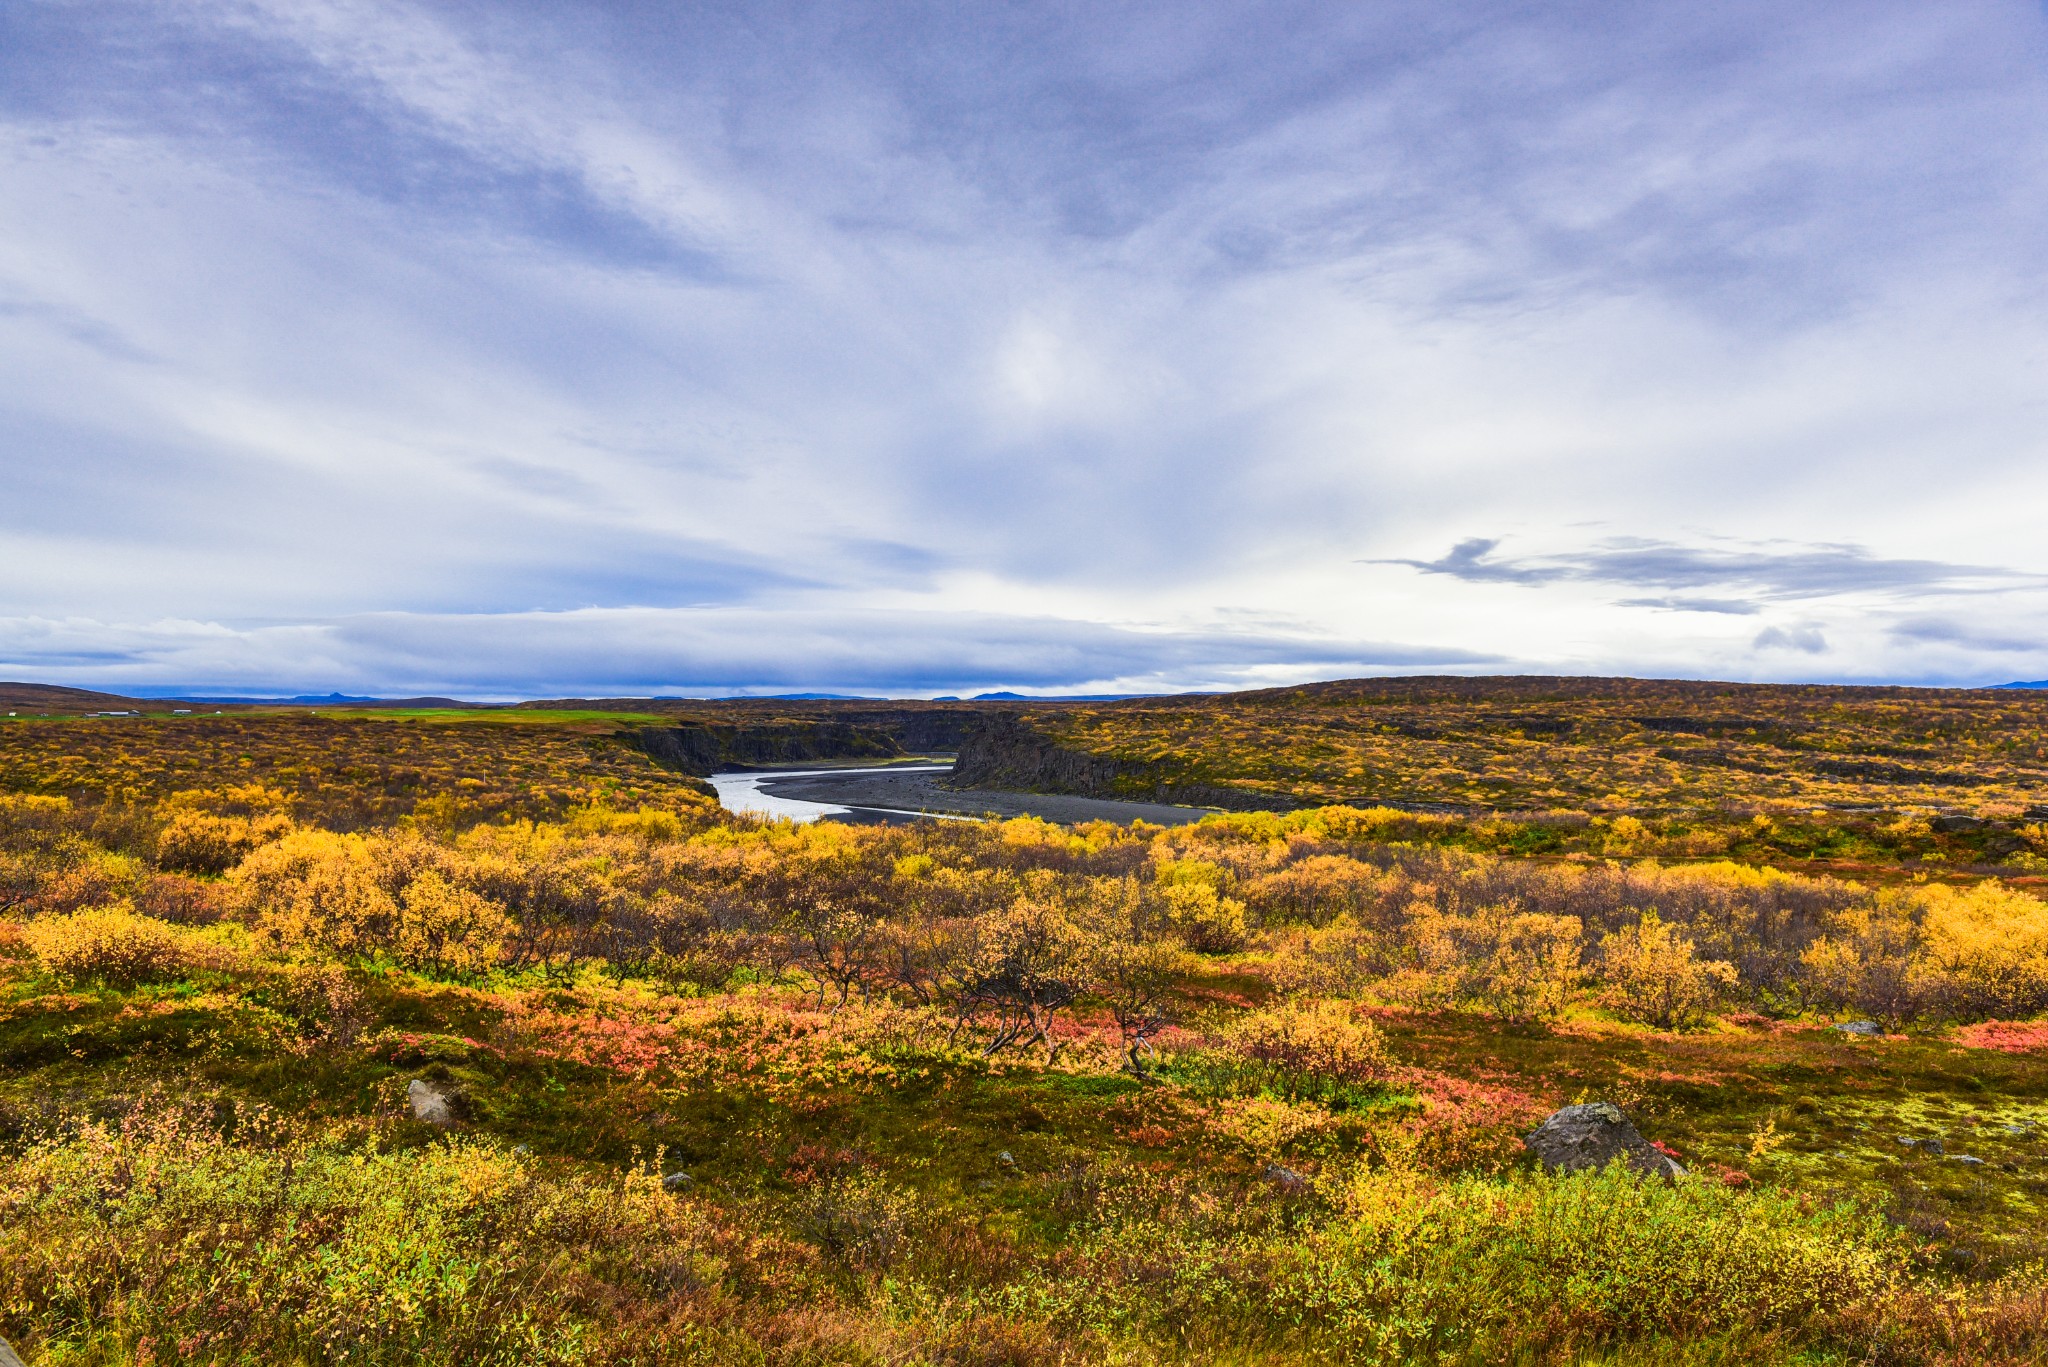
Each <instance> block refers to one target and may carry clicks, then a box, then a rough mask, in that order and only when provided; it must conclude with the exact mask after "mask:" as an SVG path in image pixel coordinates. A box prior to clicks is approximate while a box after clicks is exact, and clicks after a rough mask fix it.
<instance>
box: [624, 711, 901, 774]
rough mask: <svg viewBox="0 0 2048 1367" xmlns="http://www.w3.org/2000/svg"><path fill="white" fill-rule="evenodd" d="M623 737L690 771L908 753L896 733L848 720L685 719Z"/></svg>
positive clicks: (660, 759) (660, 760)
mask: <svg viewBox="0 0 2048 1367" xmlns="http://www.w3.org/2000/svg"><path fill="white" fill-rule="evenodd" d="M619 738H620V739H621V740H623V741H625V742H626V744H628V745H631V746H633V747H634V748H635V749H637V750H641V751H644V752H645V753H646V754H647V755H648V756H649V757H650V758H652V759H654V760H655V761H656V762H658V763H661V764H666V765H668V766H669V767H671V768H674V769H680V770H682V771H683V772H684V773H686V774H696V775H698V776H700V777H701V776H703V775H706V774H715V773H718V772H720V771H721V770H725V769H732V768H737V767H743V766H744V767H753V766H756V765H764V764H765V765H773V764H795V763H802V762H804V761H807V760H821V759H890V758H893V757H895V756H898V755H901V754H903V753H904V750H903V747H902V746H900V745H898V744H897V743H896V741H895V740H894V738H892V737H890V736H888V735H886V734H884V733H883V732H880V731H876V730H873V729H870V728H867V727H860V726H853V725H850V724H848V723H846V722H785V723H780V724H773V725H766V726H720V725H716V724H711V725H706V724H703V723H692V722H686V723H684V724H682V725H680V726H647V727H641V728H640V729H638V730H634V731H625V732H621V733H620V737H619Z"/></svg>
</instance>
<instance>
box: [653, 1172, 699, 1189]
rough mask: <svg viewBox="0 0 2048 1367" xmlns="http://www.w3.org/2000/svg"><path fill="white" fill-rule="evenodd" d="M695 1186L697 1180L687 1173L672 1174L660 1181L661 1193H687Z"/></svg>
mask: <svg viewBox="0 0 2048 1367" xmlns="http://www.w3.org/2000/svg"><path fill="white" fill-rule="evenodd" d="M696 1185H697V1179H696V1178H694V1177H692V1176H690V1174H688V1173H687V1172H672V1173H670V1174H669V1175H668V1176H666V1177H664V1178H662V1179H661V1188H662V1190H663V1191H688V1190H689V1189H690V1188H691V1187H694V1186H696Z"/></svg>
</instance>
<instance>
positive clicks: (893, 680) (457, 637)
mask: <svg viewBox="0 0 2048 1367" xmlns="http://www.w3.org/2000/svg"><path fill="white" fill-rule="evenodd" d="M1498 663H1500V660H1499V657H1497V656H1488V655H1485V654H1482V653H1479V652H1474V651H1468V650H1459V649H1443V648H1432V647H1428V646H1416V645H1402V644H1397V643H1391V642H1374V641H1356V640H1341V639H1332V638H1329V637H1323V636H1317V635H1313V634H1305V633H1290V634H1285V635H1281V634H1274V633H1270V632H1258V631H1215V630H1210V631H1200V630H1195V631H1190V630H1164V629H1159V628H1153V629H1144V628H1139V627H1132V626H1125V625H1118V624H1110V623H1100V622H1085V621H1070V620H1059V619H1054V618H1043V617H1016V616H1003V615H997V614H989V613H965V612H951V613H945V612H915V611H908V612H888V611H878V610H866V611H835V612H820V611H816V610H809V611H806V610H801V609H797V610H789V609H784V610H774V611H764V610H759V609H743V608H696V609H655V608H588V609H580V610H573V611H566V612H529V613H497V614H461V615H452V614H414V613H375V614H367V615H363V616H357V617H349V618H342V619H338V620H332V621H323V622H305V623H294V624H287V625H254V626H242V627H236V626H227V625H222V624H220V623H214V622H197V621H186V620H161V621H155V622H140V623H120V622H100V621H93V620H86V619H69V620H63V621H53V620H46V619H36V618H25V619H24V618H12V619H0V671H13V672H14V673H16V674H21V675H26V676H29V677H35V678H42V679H47V680H50V681H53V682H68V681H71V680H73V679H76V678H85V677H91V678H93V679H96V680H99V681H102V682H105V683H108V684H110V685H119V684H122V683H134V684H146V685H156V684H160V683H162V682H164V681H165V680H167V679H175V680H182V681H187V682H188V683H190V684H192V685H193V686H197V685H200V684H203V685H205V686H207V687H211V688H217V689H218V688H234V689H260V690H270V691H281V692H300V691H306V690H311V689H315V688H321V689H324V688H331V687H342V688H350V689H365V688H379V689H385V690H390V689H398V690H400V691H404V692H439V691H463V690H470V691H474V690H475V689H476V688H477V687H478V683H479V681H487V682H486V684H485V687H486V688H487V689H488V690H489V691H491V692H493V693H511V694H528V695H530V694H536V693H550V694H569V693H586V694H587V693H629V694H647V693H670V692H677V693H692V692H707V691H711V692H721V691H731V690H736V689H764V688H818V687H833V688H859V689H866V690H880V691H887V692H910V693H915V692H933V691H942V690H951V691H958V690H961V689H976V688H990V687H996V686H999V685H1001V684H1004V683H1011V684H1017V685H1025V686H1030V687H1036V688H1049V689H1058V688H1071V687H1078V686H1083V685H1104V686H1107V685H1116V686H1128V687H1147V688H1191V687H1218V686H1224V687H1227V686H1232V685H1243V684H1250V683H1263V682H1267V681H1269V680H1270V679H1272V678H1276V677H1278V678H1305V677H1311V676H1314V675H1321V674H1328V673H1330V672H1332V671H1336V672H1350V673H1384V672H1387V671H1389V670H1397V669H1417V668H1430V669H1441V668H1472V667H1475V666H1484V665H1488V664H1498ZM1275 670H1277V671H1279V673H1278V674H1277V675H1276V674H1274V672H1273V671H1275Z"/></svg>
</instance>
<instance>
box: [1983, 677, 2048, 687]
mask: <svg viewBox="0 0 2048 1367" xmlns="http://www.w3.org/2000/svg"><path fill="white" fill-rule="evenodd" d="M1991 686H1992V687H1993V688H2048V679H2036V680H2034V681H2033V682H2032V683H2009V684H1993V685H1991Z"/></svg>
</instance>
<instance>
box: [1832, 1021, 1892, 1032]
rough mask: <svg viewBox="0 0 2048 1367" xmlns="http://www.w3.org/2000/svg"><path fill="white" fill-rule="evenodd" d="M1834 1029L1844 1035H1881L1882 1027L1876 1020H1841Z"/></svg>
mask: <svg viewBox="0 0 2048 1367" xmlns="http://www.w3.org/2000/svg"><path fill="white" fill-rule="evenodd" d="M1835 1029H1837V1030H1839V1031H1841V1032H1842V1033H1843V1034H1845V1035H1882V1034H1883V1033H1884V1027H1883V1026H1882V1025H1879V1024H1878V1023H1877V1022H1876V1021H1843V1022H1842V1023H1841V1024H1840V1025H1838V1026H1836V1027H1835Z"/></svg>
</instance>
